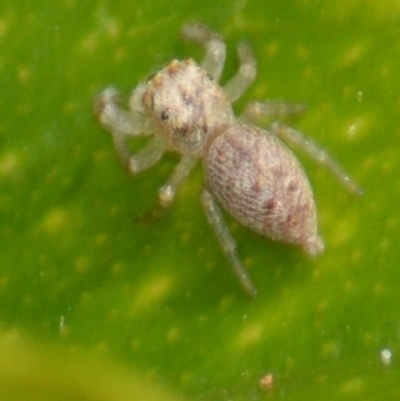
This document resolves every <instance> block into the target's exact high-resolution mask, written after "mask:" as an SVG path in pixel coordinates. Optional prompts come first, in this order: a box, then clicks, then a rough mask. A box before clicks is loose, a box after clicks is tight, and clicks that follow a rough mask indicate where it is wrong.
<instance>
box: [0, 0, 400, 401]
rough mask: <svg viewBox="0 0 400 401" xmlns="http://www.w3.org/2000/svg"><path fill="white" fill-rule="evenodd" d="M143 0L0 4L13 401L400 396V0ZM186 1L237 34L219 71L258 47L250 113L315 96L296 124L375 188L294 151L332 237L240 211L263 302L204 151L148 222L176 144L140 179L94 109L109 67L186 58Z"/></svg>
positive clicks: (1, 208) (123, 85) (2, 198)
mask: <svg viewBox="0 0 400 401" xmlns="http://www.w3.org/2000/svg"><path fill="white" fill-rule="evenodd" d="M140 3H143V4H139V3H138V2H135V1H126V0H113V1H88V0H81V1H79V2H78V1H76V0H64V1H59V2H50V1H45V0H37V1H35V2H29V1H26V0H18V1H17V2H15V3H13V4H11V3H6V2H3V3H2V5H0V88H1V96H0V186H1V187H0V219H1V225H0V350H2V351H1V355H2V356H1V358H0V398H1V399H2V400H5V401H9V400H25V399H26V400H28V399H29V400H36V399H38V400H39V399H40V400H53V399H54V400H60V399H64V398H62V397H65V399H68V400H73V401H74V400H87V399H88V400H91V399H93V400H100V399H101V400H128V399H129V400H130V399H135V400H137V399H146V400H150V399H155V400H159V399H163V400H165V399H168V398H169V397H171V398H170V399H176V398H175V396H170V395H167V394H166V392H168V394H170V393H173V394H177V395H178V396H179V397H181V399H188V400H189V399H193V400H195V399H197V400H263V399H269V400H280V399H284V400H310V399H311V400H322V399H323V400H324V401H327V400H338V399H340V400H347V399H349V400H350V399H351V400H378V399H379V400H383V399H385V400H398V399H399V397H400V371H399V365H398V354H399V352H400V346H399V340H400V291H399V290H398V286H399V282H400V281H399V279H400V266H399V264H400V262H399V257H398V255H399V252H398V250H396V248H398V241H399V238H400V227H399V223H400V213H399V206H398V203H397V202H398V199H399V195H400V180H399V176H400V162H399V160H400V148H399V133H400V122H399V109H400V97H399V93H400V74H399V64H400V58H399V54H400V3H399V2H398V1H389V0H385V1H380V2H377V1H371V0H370V1H361V0H349V1H330V2H325V1H311V0H294V1H281V2H276V1H273V0H267V1H261V0H248V1H245V0H234V1H230V0H213V1H211V0H204V1H202V2H193V1H186V0H176V1H164V0H157V1H153V2H147V4H144V3H145V2H140ZM189 20H200V21H203V22H204V23H206V24H208V25H209V26H211V27H212V28H213V29H214V30H216V31H218V32H219V33H221V34H222V35H223V37H224V38H225V39H226V41H227V45H228V57H227V63H226V69H225V71H224V75H223V81H225V80H226V79H228V78H229V77H230V76H231V75H232V74H233V73H234V72H235V71H236V69H237V58H236V46H237V43H238V41H239V40H240V39H241V38H246V39H247V40H248V41H249V42H250V43H251V45H252V46H253V48H254V52H255V54H256V57H257V60H258V76H257V79H256V82H255V84H254V85H253V86H252V87H251V88H250V90H249V91H248V92H247V93H246V95H245V96H244V97H243V99H241V100H240V101H239V102H238V103H237V104H236V105H235V110H236V111H237V112H238V113H240V110H241V108H242V107H243V105H244V104H245V102H246V101H249V100H251V99H278V100H288V101H291V102H304V103H306V104H307V105H308V111H307V113H305V114H304V116H302V117H301V118H299V119H296V121H294V124H295V125H296V126H297V127H298V128H299V129H301V130H302V131H303V132H305V133H307V135H309V136H310V137H312V138H314V139H315V140H317V141H318V142H319V143H321V144H323V146H325V147H326V148H327V149H329V150H330V152H331V153H332V155H334V156H335V157H336V158H337V160H338V161H339V162H340V163H341V164H342V165H343V166H344V168H345V169H346V170H347V171H348V172H350V173H351V174H352V176H354V178H355V179H356V180H357V181H358V182H359V183H360V184H361V185H362V187H363V188H364V191H365V193H364V196H363V197H362V198H357V197H355V196H353V195H351V194H349V193H348V192H347V191H346V189H345V188H343V187H341V186H340V185H339V184H338V182H337V181H336V180H335V178H334V177H332V176H331V175H330V174H329V172H327V171H325V170H323V169H321V168H318V167H317V166H315V165H314V164H313V163H312V162H311V161H310V160H308V159H307V158H306V157H304V156H303V155H301V154H299V158H300V159H301V160H302V162H303V163H304V166H305V168H306V169H307V172H308V174H309V176H310V180H311V182H312V185H313V187H314V190H315V195H316V199H317V203H318V208H319V218H320V229H321V234H322V235H323V236H324V238H325V241H326V251H325V253H324V254H323V255H322V256H321V257H319V258H317V259H315V260H311V259H309V258H308V257H307V256H306V255H304V254H303V253H302V252H301V251H300V250H297V249H295V248H292V247H289V246H286V245H283V244H279V243H274V242H271V241H268V240H266V239H264V238H261V237H259V236H257V235H255V234H254V233H252V232H250V231H249V230H246V229H245V228H243V227H240V226H239V225H238V224H237V223H236V222H235V221H233V220H232V219H228V222H229V226H230V228H231V230H232V233H233V235H234V237H235V239H236V240H237V243H238V247H239V252H240V255H241V256H242V258H243V260H244V262H245V263H246V265H247V266H248V268H249V270H250V273H251V276H252V278H253V280H254V282H255V283H256V285H257V287H258V291H259V293H258V295H257V297H256V298H255V299H254V300H249V299H248V298H247V297H246V295H245V294H244V293H243V291H242V290H241V288H240V286H239V285H238V283H237V281H236V279H235V277H234V276H233V274H232V272H231V271H230V268H229V265H228V262H227V261H226V259H225V257H224V255H223V254H222V252H221V250H220V248H219V245H218V244H217V242H216V240H215V238H214V236H213V234H212V232H211V230H210V228H209V227H208V224H207V222H206V219H205V217H204V215H203V212H202V209H201V205H200V202H199V194H200V190H201V187H202V180H203V176H202V169H201V166H199V167H198V168H197V169H196V171H195V172H194V173H193V174H192V176H191V178H190V180H189V181H188V182H187V184H186V185H185V186H184V187H183V188H182V190H181V191H180V192H179V194H178V196H177V199H176V202H175V204H174V205H173V207H172V209H171V210H170V211H169V213H168V214H167V215H166V216H165V217H164V218H162V219H160V220H157V221H154V222H147V223H139V222H138V219H137V218H138V217H140V216H143V215H144V214H145V213H146V212H148V211H149V210H150V209H151V208H152V207H153V206H154V205H155V203H156V197H157V189H158V187H159V186H160V185H161V184H162V183H163V182H164V181H165V180H166V178H167V177H168V175H169V174H170V172H171V171H172V170H173V168H174V166H175V165H176V163H177V161H178V160H179V158H178V157H177V156H175V155H168V156H167V157H165V158H164V159H163V161H162V162H160V163H159V164H158V165H157V166H156V167H154V168H152V169H151V170H149V171H148V172H146V173H145V174H142V175H139V176H137V177H131V176H129V175H128V174H126V173H125V171H123V169H122V168H121V167H120V166H119V164H118V161H117V159H116V156H115V153H114V150H113V147H112V143H111V139H110V137H109V135H108V134H107V133H106V132H105V131H104V130H103V129H101V128H100V127H99V125H98V123H97V121H96V120H95V118H94V116H93V112H92V103H93V98H94V96H95V95H96V93H98V92H99V91H100V90H101V89H102V88H104V87H105V86H107V85H110V84H112V85H115V86H116V87H118V88H120V89H121V91H122V92H123V93H124V94H126V95H128V94H129V92H130V90H131V89H132V88H133V87H134V86H136V84H137V83H138V82H139V81H140V80H144V79H146V77H147V76H148V75H150V74H151V73H153V72H155V71H156V70H157V68H159V67H160V66H162V65H164V64H165V63H167V62H168V61H170V60H171V59H172V58H174V57H178V58H180V57H194V58H195V59H196V60H201V57H202V54H203V51H202V49H200V48H199V47H197V46H196V45H194V44H192V43H187V42H184V41H183V40H182V39H181V37H180V28H181V26H182V25H183V24H184V23H185V22H187V21H189ZM138 146H139V147H140V145H139V144H138ZM384 351H386V354H387V355H389V356H387V357H386V359H385V358H384V357H383V355H385V354H384V353H383V352H384ZM132 372H134V373H132ZM268 373H270V374H272V375H273V385H272V388H269V389H262V388H261V387H260V383H259V382H260V380H261V379H262V378H263V377H264V376H265V375H266V374H268ZM131 375H133V377H132V376H131ZM154 387H156V389H157V391H155V389H154ZM154 391H155V393H156V394H153V392H154ZM61 395H62V396H61ZM35 397H36V398H35ZM139 397H140V398H139Z"/></svg>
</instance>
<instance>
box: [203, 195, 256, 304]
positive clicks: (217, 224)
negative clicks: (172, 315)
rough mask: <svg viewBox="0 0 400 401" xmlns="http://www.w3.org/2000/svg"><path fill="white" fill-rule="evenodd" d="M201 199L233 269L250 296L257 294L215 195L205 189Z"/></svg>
mask: <svg viewBox="0 0 400 401" xmlns="http://www.w3.org/2000/svg"><path fill="white" fill-rule="evenodd" d="M201 201H202V204H203V208H204V212H205V214H206V216H207V219H208V222H209V223H210V225H211V227H212V229H213V230H214V232H215V234H216V236H217V239H218V241H219V242H220V244H221V247H222V249H223V251H224V253H225V254H226V256H227V257H228V259H229V261H230V263H231V265H232V268H233V271H234V273H235V274H236V276H237V278H238V279H239V281H240V284H241V285H242V287H243V289H244V290H245V291H246V292H247V293H248V294H249V295H250V296H252V297H253V296H255V295H256V293H257V289H256V288H255V286H254V284H253V282H252V281H251V278H250V275H249V273H248V271H247V269H246V268H245V266H244V265H243V264H242V262H241V261H240V258H239V256H238V254H237V252H236V242H235V240H234V239H233V237H232V235H231V233H230V232H229V228H228V227H227V225H226V223H225V221H224V219H223V216H222V213H221V210H220V208H219V206H218V205H217V203H216V201H215V199H214V197H213V195H212V194H211V193H210V192H209V191H207V190H206V189H204V190H203V192H202V194H201Z"/></svg>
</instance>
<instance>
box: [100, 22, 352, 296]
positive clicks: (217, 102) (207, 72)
mask: <svg viewBox="0 0 400 401" xmlns="http://www.w3.org/2000/svg"><path fill="white" fill-rule="evenodd" d="M183 34H184V36H185V37H186V38H188V39H191V40H194V41H197V42H199V43H201V44H202V45H204V47H205V49H206V56H205V59H204V61H203V63H202V65H201V66H200V65H198V64H196V63H195V62H194V61H193V60H184V61H177V60H174V61H172V62H171V63H170V64H169V65H168V66H166V67H165V68H163V69H161V70H160V71H159V72H158V73H157V74H155V75H154V76H153V77H152V78H151V79H150V80H149V81H148V82H146V83H141V84H139V85H138V86H137V87H136V88H135V90H134V91H133V92H132V95H131V98H130V103H129V111H125V110H123V109H121V108H120V106H119V95H118V93H117V91H116V90H115V89H113V88H108V89H106V90H104V91H103V92H102V93H101V94H100V95H99V96H98V97H97V99H96V102H95V111H96V114H97V115H98V118H99V120H100V122H101V123H102V125H103V126H105V127H106V128H107V129H109V130H110V131H111V134H112V137H113V140H114V145H115V148H116V151H117V153H118V155H119V157H120V159H121V162H122V163H123V165H124V166H126V167H127V168H128V169H129V171H130V172H131V173H138V172H140V171H142V170H145V169H147V168H149V167H151V166H152V165H154V164H155V163H157V162H158V161H159V160H160V159H161V157H162V155H163V154H164V152H165V151H167V150H171V151H175V152H178V153H180V154H181V155H182V159H181V161H180V163H179V164H178V166H177V167H176V169H175V171H174V172H173V174H172V175H171V177H170V178H169V180H168V181H167V182H166V183H165V185H164V186H162V187H161V188H160V190H159V200H160V204H161V206H163V207H168V206H169V205H170V204H171V203H172V202H173V199H174V196H175V193H176V191H177V189H178V188H179V187H180V185H181V184H182V183H183V182H184V181H185V180H186V178H187V176H188V175H189V173H190V171H191V169H192V168H193V167H194V166H195V165H196V164H197V162H198V161H199V160H202V162H203V165H204V169H205V174H206V186H205V188H204V190H203V192H202V204H203V207H204V211H205V213H206V215H207V217H208V220H209V222H210V224H211V226H212V228H213V229H214V231H215V233H216V235H217V238H218V240H219V241H220V243H221V246H222V248H223V250H224V252H225V253H226V255H227V256H228V258H229V260H230V262H231V264H232V266H233V268H234V271H235V273H236V274H237V276H238V277H239V279H240V281H241V284H242V285H243V287H244V288H245V290H246V291H247V292H249V293H250V294H254V293H255V292H256V290H255V287H254V286H253V284H252V282H251V280H250V277H249V275H248V273H247V271H246V269H245V267H244V266H243V265H242V263H241V261H240V258H239V257H238V255H237V253H236V244H235V241H234V239H233V238H232V236H231V234H230V232H229V229H228V227H227V226H226V224H225V222H224V220H223V216H222V214H221V211H220V210H219V207H218V204H217V202H218V203H219V204H221V205H222V206H223V207H224V208H225V209H226V210H227V211H228V212H229V213H230V214H231V215H232V216H233V217H234V218H235V219H237V220H238V221H240V222H241V223H242V224H243V225H245V226H247V227H249V228H250V229H252V230H253V231H256V232H258V233H260V234H262V235H264V236H267V237H269V238H271V239H274V240H279V241H282V242H286V243H290V244H294V245H299V246H301V247H302V248H303V249H304V250H305V251H306V252H307V253H308V254H310V255H316V254H318V253H320V252H322V251H323V249H324V245H323V241H322V239H321V237H320V236H319V234H318V230H317V213H316V207H315V201H314V196H313V193H312V190H311V187H310V184H309V182H308V179H307V177H306V175H305V173H304V171H303V169H302V167H301V165H300V163H299V162H298V161H297V159H296V158H295V156H294V155H293V153H292V152H291V151H290V150H288V148H287V147H286V146H285V145H284V144H283V143H282V142H281V141H280V140H279V139H278V136H284V137H286V138H287V139H288V140H289V141H292V142H294V143H296V144H298V145H299V146H301V147H303V148H304V149H305V150H306V151H307V152H308V153H309V154H310V155H311V156H312V157H313V158H314V159H316V161H317V162H319V163H320V164H324V165H326V166H327V167H328V168H330V169H331V170H332V171H333V173H334V174H336V176H337V177H338V178H339V180H340V181H341V182H342V183H344V184H345V185H347V186H348V187H349V188H350V189H351V190H353V191H358V187H357V186H356V184H355V183H354V182H353V181H352V180H351V179H350V178H349V177H348V175H347V174H346V173H345V172H344V171H343V170H342V169H341V168H340V166H338V165H337V164H336V163H335V162H334V161H333V160H332V159H331V158H329V157H328V155H327V153H326V152H325V151H324V150H322V149H321V148H320V147H318V145H316V144H315V143H313V142H312V141H310V140H306V139H305V138H304V137H303V136H302V134H301V133H300V132H299V131H296V130H294V129H293V128H291V127H287V126H285V125H283V124H280V123H274V124H272V125H271V127H270V128H269V129H268V130H266V129H261V128H258V127H256V126H254V125H250V124H248V123H245V122H244V121H245V120H246V121H247V120H257V119H260V117H263V116H269V115H274V114H276V113H277V112H279V113H280V114H282V110H284V112H285V111H286V112H289V113H290V112H291V107H290V105H286V104H284V103H271V102H264V103H260V102H253V103H250V104H249V105H248V106H247V107H246V109H245V112H244V113H243V116H242V118H241V119H238V118H236V117H235V115H234V113H233V111H232V107H231V103H232V102H234V101H235V100H237V99H238V98H239V97H240V96H241V95H242V94H243V92H244V91H245V90H246V89H247V87H248V86H249V85H250V83H251V82H252V81H253V79H254V77H255V74H256V62H255V59H254V57H253V54H252V52H251V49H250V48H249V46H248V45H246V44H245V43H241V44H240V45H239V51H238V55H239V61H240V68H239V71H238V73H237V74H236V75H235V76H234V77H233V78H232V79H231V80H230V81H229V82H228V83H227V84H226V85H224V86H220V85H219V83H218V81H219V78H220V76H221V72H222V69H223V65H224V61H225V44H224V42H223V41H222V39H221V37H220V36H219V35H217V34H215V33H214V32H212V31H210V30H209V29H208V28H207V27H205V26H203V25H200V24H190V25H186V26H185V27H184V28H183ZM137 135H153V139H152V141H151V142H150V144H149V145H148V146H147V147H145V148H144V149H143V150H142V151H140V152H139V153H138V154H136V155H131V154H130V152H129V149H128V146H127V140H128V139H129V137H130V136H137ZM215 199H216V200H217V202H216V200H215Z"/></svg>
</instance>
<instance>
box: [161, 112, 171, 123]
mask: <svg viewBox="0 0 400 401" xmlns="http://www.w3.org/2000/svg"><path fill="white" fill-rule="evenodd" d="M160 117H161V120H163V121H167V120H168V119H169V113H168V111H165V110H163V111H162V112H161V113H160Z"/></svg>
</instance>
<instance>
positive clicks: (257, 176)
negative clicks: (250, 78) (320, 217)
mask: <svg viewBox="0 0 400 401" xmlns="http://www.w3.org/2000/svg"><path fill="white" fill-rule="evenodd" d="M204 165H205V169H206V173H207V182H208V185H209V186H210V187H211V189H212V192H213V193H214V194H215V196H216V197H217V199H218V200H219V202H221V204H222V205H223V206H224V207H225V208H226V210H228V211H229V212H230V213H231V214H232V216H233V217H234V218H236V219H237V220H239V221H240V222H241V223H242V224H244V225H245V226H247V227H249V228H251V229H253V230H254V231H257V232H258V233H260V234H262V235H265V236H267V237H270V238H272V239H276V240H279V241H283V242H288V243H293V244H298V245H302V246H303V247H305V249H306V251H308V252H309V253H313V250H312V249H310V248H309V247H308V246H309V245H308V244H309V243H310V242H311V243H312V242H314V241H315V240H316V239H317V238H318V234H317V228H316V208H315V204H314V197H313V194H312V191H311V188H310V185H309V183H308V180H307V177H306V175H305V173H304V171H303V169H302V167H301V166H300V164H299V163H298V162H297V160H296V159H295V157H294V156H293V154H292V153H291V152H290V150H288V149H287V148H286V146H285V145H283V144H282V143H281V142H280V141H279V140H278V139H277V138H276V137H275V136H273V135H272V134H270V133H269V132H268V131H266V130H261V129H260V128H256V127H253V126H249V125H239V124H237V125H235V126H232V127H230V128H229V129H227V130H226V131H225V132H223V133H222V134H221V135H219V136H218V137H217V138H216V139H215V140H214V142H213V143H212V144H211V145H210V147H209V150H208V153H207V154H206V156H205V163H204Z"/></svg>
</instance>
